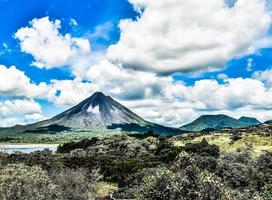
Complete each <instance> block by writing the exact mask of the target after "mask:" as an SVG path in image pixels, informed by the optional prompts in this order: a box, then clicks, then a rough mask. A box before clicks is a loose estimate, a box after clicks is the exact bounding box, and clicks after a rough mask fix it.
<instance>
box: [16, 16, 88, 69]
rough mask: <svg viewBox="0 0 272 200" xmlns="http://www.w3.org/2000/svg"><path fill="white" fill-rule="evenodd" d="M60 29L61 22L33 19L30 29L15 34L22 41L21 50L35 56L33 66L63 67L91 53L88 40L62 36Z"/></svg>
mask: <svg viewBox="0 0 272 200" xmlns="http://www.w3.org/2000/svg"><path fill="white" fill-rule="evenodd" d="M60 27H61V22H60V20H55V21H50V20H49V18H48V17H44V18H40V19H33V20H32V21H31V22H30V26H29V27H23V28H20V29H19V30H18V31H17V32H16V33H15V38H17V39H19V40H20V46H21V50H22V51H23V52H25V53H29V54H31V55H33V57H34V59H35V61H34V62H33V65H35V66H37V67H39V68H47V69H49V68H54V67H63V66H65V65H71V63H73V62H75V60H77V59H79V58H80V57H81V56H84V55H86V54H89V53H90V51H91V47H90V43H89V41H88V40H87V39H84V38H75V37H72V36H71V35H70V34H65V35H62V34H61V33H60V32H59V29H60Z"/></svg>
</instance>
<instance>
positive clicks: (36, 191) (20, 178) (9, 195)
mask: <svg viewBox="0 0 272 200" xmlns="http://www.w3.org/2000/svg"><path fill="white" fill-rule="evenodd" d="M0 199H7V200H13V199H20V200H36V199H40V200H43V199H44V200H50V199H52V200H53V199H60V193H59V191H58V187H57V185H55V184H54V183H53V182H52V180H50V178H49V176H48V175H47V173H46V172H45V171H43V170H42V169H41V168H39V167H37V166H34V167H28V166H26V165H24V164H17V165H15V164H10V165H7V166H6V167H5V168H2V169H1V171H0Z"/></svg>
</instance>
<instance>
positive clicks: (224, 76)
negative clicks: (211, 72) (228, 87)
mask: <svg viewBox="0 0 272 200" xmlns="http://www.w3.org/2000/svg"><path fill="white" fill-rule="evenodd" d="M217 78H218V79H221V80H226V79H228V78H229V77H228V75H227V74H223V73H221V74H218V75H217Z"/></svg>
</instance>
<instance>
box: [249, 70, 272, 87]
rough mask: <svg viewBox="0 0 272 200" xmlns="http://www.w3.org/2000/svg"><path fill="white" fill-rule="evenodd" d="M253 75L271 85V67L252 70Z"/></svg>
mask: <svg viewBox="0 0 272 200" xmlns="http://www.w3.org/2000/svg"><path fill="white" fill-rule="evenodd" d="M253 77H254V78H256V79H258V80H260V81H263V82H265V83H266V84H268V85H269V86H272V69H267V70H265V71H256V72H254V74H253Z"/></svg>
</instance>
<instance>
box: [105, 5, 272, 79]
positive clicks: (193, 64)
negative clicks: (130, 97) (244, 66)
mask: <svg viewBox="0 0 272 200" xmlns="http://www.w3.org/2000/svg"><path fill="white" fill-rule="evenodd" d="M129 2H130V3H131V4H133V6H134V7H135V10H136V11H138V12H139V13H140V16H139V17H138V18H137V19H136V20H131V19H125V20H121V22H120V24H119V26H120V30H121V37H120V40H119V42H118V43H117V44H115V45H112V46H110V48H109V49H108V53H107V55H108V57H109V59H110V60H112V61H114V62H121V63H122V64H123V66H124V67H127V68H134V69H137V70H144V71H152V72H156V73H159V74H171V73H175V72H186V71H192V70H200V69H201V70H202V69H207V68H213V67H215V68H218V67H223V66H224V64H225V63H226V62H227V61H228V60H230V59H232V58H234V57H239V56H242V55H245V54H248V53H249V52H254V51H256V50H257V49H258V48H262V47H264V46H267V45H268V44H269V45H271V39H270V38H267V37H266V36H267V35H266V33H267V32H268V29H269V27H270V25H271V13H270V11H268V10H267V9H266V4H265V1H263V0H238V1H236V2H235V4H233V6H229V5H227V4H226V3H225V1H224V0H210V1H208V2H207V1H199V0H169V1H164V0H156V1H149V0H129ZM192 11H193V12H192ZM252 13H254V14H252Z"/></svg>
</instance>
